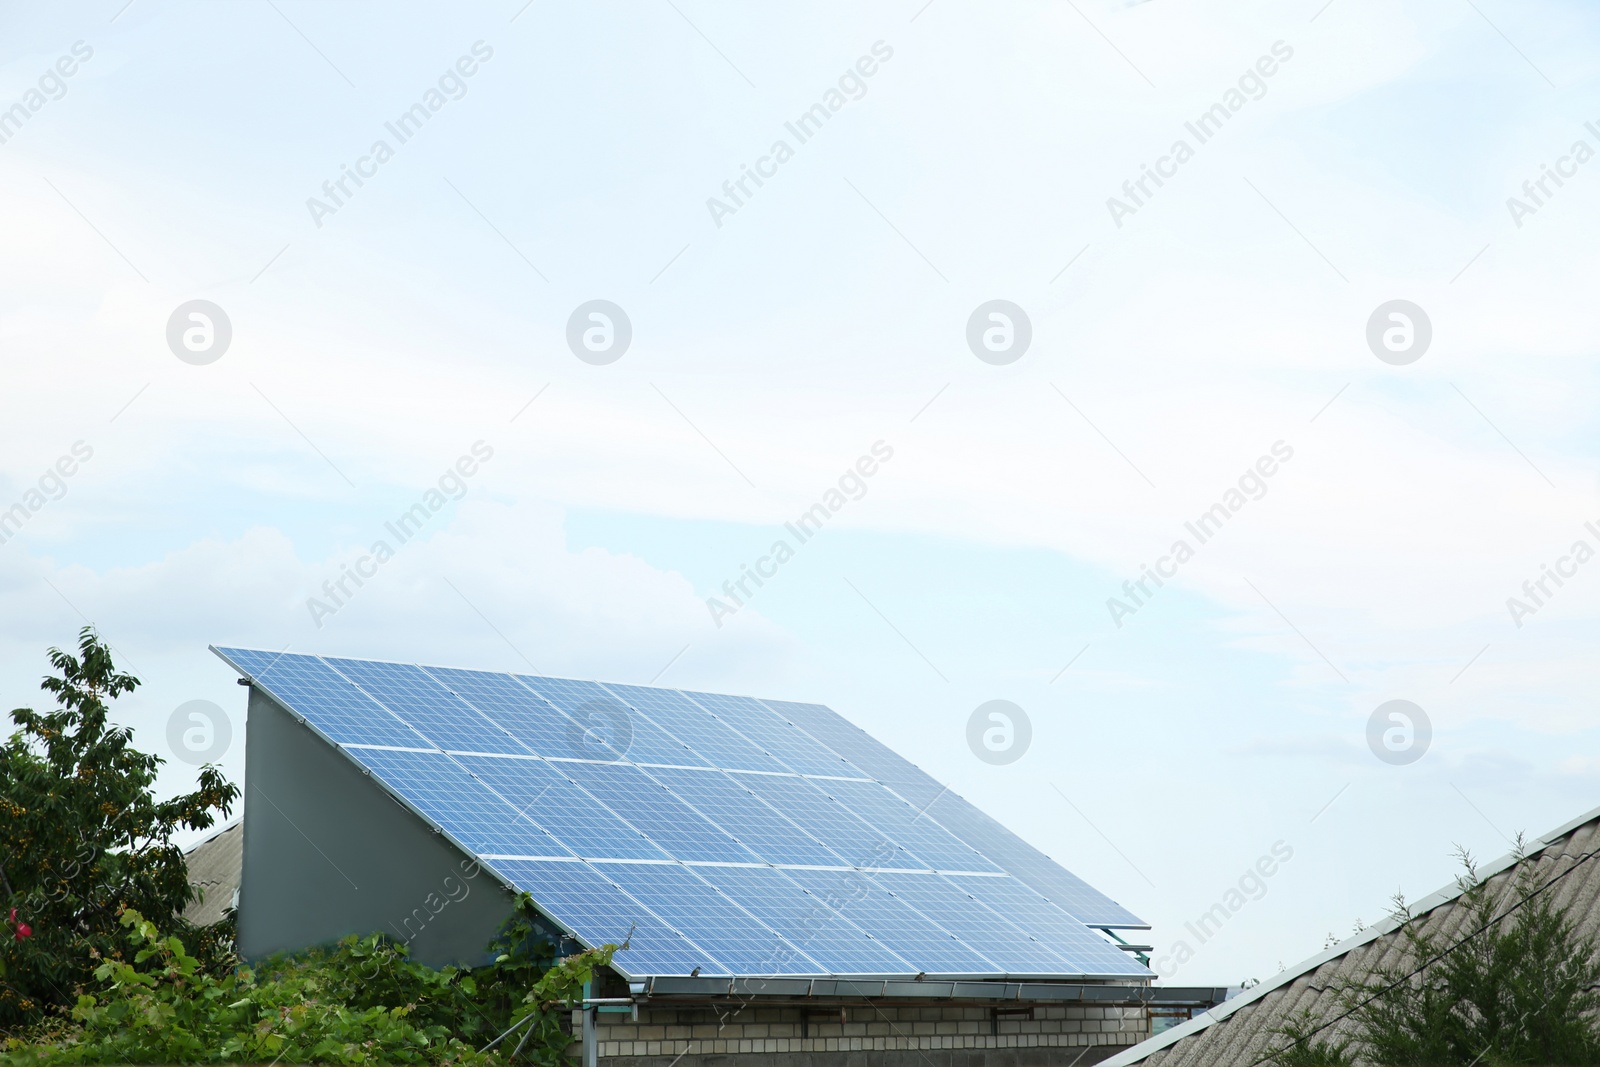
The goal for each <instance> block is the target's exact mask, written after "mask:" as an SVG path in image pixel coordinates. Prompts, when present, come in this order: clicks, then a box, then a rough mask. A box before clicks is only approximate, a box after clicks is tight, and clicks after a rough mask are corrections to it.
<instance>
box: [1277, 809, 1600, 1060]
mask: <svg viewBox="0 0 1600 1067" xmlns="http://www.w3.org/2000/svg"><path fill="white" fill-rule="evenodd" d="M1459 855H1460V858H1461V862H1462V865H1463V867H1464V873H1463V874H1462V875H1461V876H1460V877H1459V878H1458V883H1459V885H1460V888H1461V890H1462V893H1461V896H1460V897H1459V898H1458V899H1457V903H1456V905H1455V906H1456V907H1457V908H1464V909H1466V915H1465V917H1464V921H1463V922H1460V923H1458V924H1452V926H1451V933H1450V934H1449V935H1448V936H1445V935H1444V934H1442V933H1441V932H1440V931H1439V930H1438V929H1437V928H1434V929H1429V927H1428V925H1427V923H1426V916H1423V917H1413V916H1412V915H1411V914H1410V912H1409V910H1408V909H1407V908H1406V906H1405V902H1404V900H1401V899H1399V898H1396V902H1395V909H1396V917H1397V918H1399V919H1400V920H1401V926H1400V931H1399V932H1400V936H1401V937H1402V938H1403V939H1404V942H1405V947H1406V950H1407V951H1406V953H1405V957H1404V959H1403V961H1402V962H1401V963H1398V964H1395V965H1390V966H1385V967H1380V968H1378V969H1376V970H1374V971H1373V972H1371V973H1370V974H1368V975H1367V976H1366V977H1365V978H1363V979H1360V980H1352V981H1347V982H1345V983H1344V984H1343V985H1342V987H1341V988H1340V990H1339V994H1340V999H1341V1002H1342V1005H1343V1011H1342V1013H1341V1014H1342V1016H1344V1017H1347V1018H1348V1019H1349V1020H1350V1022H1351V1025H1352V1027H1353V1030H1354V1034H1355V1038H1354V1041H1353V1042H1345V1043H1343V1044H1338V1045H1334V1044H1331V1043H1329V1041H1328V1040H1327V1039H1325V1038H1319V1037H1318V1036H1317V1035H1318V1034H1319V1032H1320V1031H1321V1030H1322V1029H1323V1027H1319V1026H1317V1025H1315V1021H1314V1020H1313V1019H1312V1018H1311V1017H1310V1016H1309V1015H1302V1016H1301V1017H1300V1018H1298V1019H1296V1020H1292V1021H1291V1022H1290V1023H1289V1024H1286V1025H1285V1026H1284V1027H1282V1028H1280V1029H1279V1030H1278V1031H1276V1032H1277V1034H1278V1035H1279V1036H1280V1037H1282V1038H1284V1039H1285V1041H1284V1042H1283V1043H1282V1044H1280V1046H1279V1048H1278V1050H1277V1051H1276V1053H1275V1054H1274V1059H1273V1062H1275V1063H1277V1064H1280V1065H1281V1067H1302V1065H1303V1067H1315V1065H1318V1064H1330V1065H1331V1064H1341V1063H1349V1062H1351V1060H1350V1059H1349V1058H1348V1053H1349V1051H1350V1047H1351V1046H1352V1045H1353V1046H1354V1047H1356V1048H1358V1049H1359V1050H1360V1053H1361V1059H1362V1060H1363V1061H1364V1062H1372V1063H1377V1064H1383V1065H1386V1067H1450V1065H1463V1067H1464V1065H1474V1067H1501V1065H1511V1064H1567V1065H1578V1064H1600V959H1597V950H1600V946H1597V944H1596V942H1595V940H1594V939H1593V938H1588V937H1581V936H1579V934H1578V932H1577V929H1576V927H1575V926H1574V924H1573V922H1572V921H1571V919H1569V918H1568V916H1567V913H1566V910H1565V909H1564V908H1561V907H1558V906H1556V904H1555V903H1554V901H1553V899H1552V897H1551V896H1550V895H1549V894H1548V893H1545V892H1543V887H1541V886H1538V885H1537V884H1535V881H1534V878H1535V876H1534V873H1533V865H1532V864H1530V863H1526V862H1521V861H1522V860H1524V859H1525V855H1524V853H1523V848H1522V843H1521V842H1520V840H1519V842H1518V845H1517V858H1518V860H1519V863H1518V865H1517V870H1516V873H1515V874H1514V875H1513V876H1512V877H1511V878H1510V879H1508V880H1507V881H1506V883H1505V884H1504V886H1503V887H1502V888H1501V889H1499V890H1498V891H1497V890H1495V889H1491V887H1490V885H1489V883H1487V882H1484V881H1483V880H1482V879H1480V878H1479V876H1478V872H1477V869H1476V867H1475V866H1474V864H1473V862H1472V858H1471V856H1469V855H1468V854H1467V853H1466V852H1465V851H1462V852H1460V853H1459ZM1318 1057H1321V1058H1318ZM1339 1057H1345V1058H1339Z"/></svg>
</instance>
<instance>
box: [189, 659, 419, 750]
mask: <svg viewBox="0 0 1600 1067" xmlns="http://www.w3.org/2000/svg"><path fill="white" fill-rule="evenodd" d="M218 651H219V652H221V653H222V654H223V655H225V656H228V657H229V658H230V659H232V658H233V657H234V656H238V657H241V658H240V659H236V660H234V662H235V664H237V665H238V666H239V667H240V669H241V670H243V671H244V673H245V674H247V675H250V677H251V678H253V679H255V682H256V684H257V685H258V686H259V687H260V688H262V689H264V690H266V691H267V692H268V693H270V694H271V695H272V696H273V697H275V698H277V700H278V702H279V703H280V704H282V705H284V706H285V707H287V708H289V709H290V710H291V711H292V712H293V713H294V714H296V715H299V716H301V717H303V718H304V719H305V720H306V721H307V722H309V723H310V724H311V725H313V726H315V727H316V728H317V729H318V730H319V731H321V732H322V733H323V734H324V735H325V736H327V737H328V738H329V739H331V740H332V741H333V742H334V743H335V744H339V745H349V744H366V745H400V746H403V747H406V748H430V747H432V746H431V745H430V744H429V743H428V741H427V740H426V739H425V738H423V737H422V736H421V735H419V734H418V733H417V732H416V731H415V730H412V729H410V728H409V727H407V726H406V725H405V724H404V723H402V722H401V721H400V720H399V719H396V718H395V717H394V716H393V715H391V714H389V713H388V712H387V711H385V710H383V708H382V707H381V706H380V705H378V704H377V703H375V702H374V701H373V700H372V698H371V697H369V696H367V695H366V694H365V693H363V692H361V690H359V689H357V688H356V687H355V685H354V684H352V683H351V682H350V681H348V680H347V679H345V678H343V677H341V676H340V675H339V674H338V673H337V672H336V671H334V669H333V668H332V667H329V666H328V665H327V664H326V663H324V662H322V660H320V659H318V658H317V657H316V656H300V655H291V654H287V653H286V654H282V655H279V654H277V653H272V652H266V653H253V654H251V655H252V656H254V657H259V658H258V660H257V662H258V663H259V664H260V666H257V667H256V668H255V669H254V671H253V670H252V668H250V667H247V666H245V665H244V657H245V656H246V652H245V650H243V649H218ZM257 672H259V673H257Z"/></svg>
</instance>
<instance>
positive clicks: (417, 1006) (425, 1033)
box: [0, 895, 615, 1067]
mask: <svg viewBox="0 0 1600 1067" xmlns="http://www.w3.org/2000/svg"><path fill="white" fill-rule="evenodd" d="M530 908H531V904H530V902H529V901H528V899H527V897H526V895H524V896H523V897H522V898H521V899H520V900H519V904H518V911H517V914H516V915H515V916H514V917H513V920H512V922H511V923H510V925H509V926H508V931H507V934H508V936H506V937H502V941H501V943H502V944H504V943H505V942H506V941H507V940H509V939H511V938H515V937H516V936H517V935H518V932H519V927H525V924H526V922H527V917H528V914H529V911H530ZM120 922H121V924H122V925H123V926H125V927H126V928H127V941H128V943H129V945H130V947H131V949H132V959H131V960H127V959H115V960H106V961H104V962H102V963H100V965H99V966H97V967H96V968H95V971H94V975H95V978H96V979H97V980H98V981H99V982H100V983H101V986H102V988H101V990H100V991H99V993H98V994H97V995H96V994H89V993H85V994H83V995H81V996H79V998H78V1001H77V1004H76V1006H75V1007H74V1008H73V1009H72V1012H71V1023H70V1024H69V1023H68V1022H66V1021H65V1020H61V1019H55V1020H49V1021H46V1022H43V1023H40V1024H37V1025H36V1026H35V1028H34V1030H33V1032H32V1033H31V1034H30V1035H29V1039H28V1040H23V1039H21V1038H12V1039H9V1040H8V1041H6V1042H5V1044H4V1045H3V1046H0V1065H3V1067H48V1065H56V1064H60V1065H63V1067H64V1065H68V1064H190V1063H267V1062H280V1063H338V1064H365V1063H405V1064H459V1065H463V1067H470V1065H476V1064H500V1063H504V1062H506V1061H507V1060H509V1059H510V1058H511V1057H510V1054H509V1052H508V1050H507V1049H505V1048H504V1047H502V1048H500V1049H498V1050H495V1051H492V1052H487V1053H485V1052H480V1051H478V1048H477V1046H478V1044H479V1043H480V1040H481V1043H482V1044H484V1045H487V1044H488V1043H489V1036H490V1035H493V1034H494V1033H499V1032H503V1031H504V1030H505V1029H506V1028H507V1026H508V1025H509V1022H517V1021H521V1020H524V1019H528V1017H529V1016H533V1017H534V1018H532V1019H531V1020H529V1021H528V1022H527V1023H526V1024H525V1025H526V1026H527V1027H528V1029H530V1030H531V1031H532V1033H531V1034H529V1035H528V1042H527V1044H526V1045H525V1046H523V1047H524V1050H525V1051H524V1058H525V1059H527V1060H528V1061H530V1062H532V1063H536V1064H551V1065H553V1064H558V1063H560V1062H562V1057H563V1054H564V1052H565V1049H566V1047H567V1045H568V1044H569V1042H570V1038H569V1037H568V1035H567V1034H566V1033H565V1031H564V1030H563V1028H562V1025H561V1020H562V1010H563V1009H564V1008H566V1007H568V1006H570V1004H571V1002H572V1001H574V1000H576V999H577V998H578V997H580V996H581V995H582V990H583V986H584V983H585V982H588V981H589V980H590V978H591V977H592V975H593V972H594V969H595V968H596V967H598V966H603V965H604V964H606V963H608V962H610V960H611V956H612V953H613V952H614V951H615V946H606V947H604V948H601V949H595V950H589V951H587V952H584V953H581V954H579V955H577V956H571V957H568V958H567V959H565V960H562V961H560V962H559V963H556V964H555V965H553V966H551V967H549V968H547V969H545V970H544V971H543V973H542V974H541V975H540V976H539V977H538V978H537V979H536V980H535V981H533V982H532V983H531V986H530V985H523V984H520V983H521V980H522V979H523V978H525V977H526V975H527V974H528V973H529V972H528V968H529V966H530V965H529V962H528V956H527V954H526V953H525V952H522V951H520V950H518V949H515V948H513V949H511V950H509V951H506V952H502V953H501V954H500V955H499V956H498V957H497V958H496V960H495V962H494V963H493V964H491V965H490V966H488V967H485V968H480V969H477V970H474V971H466V970H458V969H457V968H454V967H445V968H441V969H438V970H434V969H432V968H429V967H424V966H422V965H421V964H418V963H414V962H412V961H411V960H409V959H407V958H406V955H405V948H404V946H398V945H394V944H391V943H389V942H387V941H385V940H384V939H383V938H381V937H379V936H377V935H374V936H371V937H366V938H356V937H349V938H346V939H344V940H343V941H340V942H339V943H338V944H337V945H335V946H332V947H331V948H324V949H317V950H313V951H310V952H306V953H300V954H297V955H293V956H279V957H274V958H273V959H270V960H268V961H266V962H265V963H263V964H262V965H261V966H260V967H259V968H251V967H238V968H236V969H234V970H232V971H228V972H226V973H223V974H221V975H217V974H212V973H209V972H208V971H207V970H206V968H205V967H204V966H202V964H201V962H200V961H199V960H198V959H196V958H195V957H193V956H190V955H189V954H188V953H187V952H186V951H185V949H184V945H183V942H182V940H181V939H180V938H178V937H176V936H172V935H167V936H163V935H162V934H161V932H160V930H158V929H157V927H156V925H155V924H154V923H152V922H150V921H149V920H147V919H146V918H145V917H144V916H142V915H140V914H139V913H138V912H137V911H135V910H133V909H126V910H124V911H123V913H122V916H121V919H120ZM524 944H525V943H524ZM513 989H518V990H521V992H520V993H519V994H517V995H512V990H513ZM519 1042H520V1038H519Z"/></svg>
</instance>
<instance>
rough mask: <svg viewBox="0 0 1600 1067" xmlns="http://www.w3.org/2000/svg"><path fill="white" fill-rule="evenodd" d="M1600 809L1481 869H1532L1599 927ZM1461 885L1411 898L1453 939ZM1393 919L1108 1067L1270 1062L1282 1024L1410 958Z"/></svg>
mask: <svg viewBox="0 0 1600 1067" xmlns="http://www.w3.org/2000/svg"><path fill="white" fill-rule="evenodd" d="M1597 854H1600V808H1596V809H1595V810H1593V811H1590V812H1588V813H1587V814H1585V815H1581V816H1579V817H1578V818H1576V819H1574V820H1572V821H1571V822H1569V823H1567V824H1566V825H1564V826H1561V827H1559V828H1557V829H1556V830H1553V831H1551V832H1550V833H1548V834H1546V835H1544V836H1543V837H1540V838H1536V839H1534V840H1532V841H1529V842H1528V843H1527V848H1526V859H1524V860H1522V861H1521V862H1520V863H1519V862H1518V860H1517V857H1516V856H1515V855H1514V854H1507V855H1505V856H1502V857H1500V858H1499V859H1498V860H1495V861H1494V862H1493V863H1491V864H1488V865H1486V866H1481V867H1479V869H1478V873H1479V877H1480V878H1481V879H1483V880H1484V881H1486V882H1488V883H1489V885H1490V887H1491V889H1494V888H1499V887H1501V886H1504V885H1505V884H1506V883H1507V882H1508V881H1510V880H1511V879H1513V878H1515V877H1516V876H1517V875H1518V873H1521V872H1520V871H1519V870H1518V869H1519V868H1521V869H1523V870H1525V871H1526V873H1528V874H1531V875H1532V877H1533V879H1534V884H1535V885H1539V886H1543V885H1546V884H1549V885H1550V889H1549V890H1548V892H1549V893H1550V894H1551V900H1552V902H1553V903H1554V904H1555V905H1556V906H1557V907H1562V908H1566V909H1568V915H1569V917H1570V918H1571V919H1572V920H1573V922H1574V923H1575V924H1576V926H1577V929H1578V932H1579V933H1580V934H1581V935H1583V936H1595V935H1597V934H1600V863H1590V862H1588V861H1589V860H1590V859H1592V858H1594V857H1595V856H1596V855H1597ZM1461 893H1462V888H1461V886H1460V885H1459V884H1452V885H1449V886H1446V887H1445V888H1444V889H1441V890H1439V891H1438V892H1436V893H1433V894H1431V895H1429V896H1427V897H1424V898H1423V899H1421V900H1419V901H1416V902H1415V903H1413V904H1411V905H1410V911H1411V914H1412V916H1413V917H1414V918H1415V919H1420V920H1422V922H1423V923H1424V926H1423V929H1424V930H1426V931H1428V932H1431V933H1436V934H1440V935H1442V936H1444V937H1445V938H1447V939H1449V938H1453V937H1455V936H1456V935H1457V934H1458V933H1460V932H1462V930H1463V927H1464V924H1465V923H1467V922H1469V921H1471V919H1472V914H1471V909H1470V908H1469V907H1467V906H1466V905H1465V904H1463V903H1459V902H1458V898H1460V896H1461ZM1399 927H1400V924H1399V922H1398V921H1396V919H1395V918H1394V917H1393V916H1390V917H1388V918H1386V919H1384V920H1383V921H1382V922H1380V923H1377V924H1376V925H1374V926H1369V927H1367V928H1366V929H1365V930H1363V931H1362V932H1361V933H1359V934H1357V935H1356V936H1354V937H1351V938H1349V939H1347V940H1345V941H1343V942H1340V943H1339V944H1337V945H1335V946H1333V947H1332V948H1329V949H1326V950H1324V951H1322V952H1320V953H1318V954H1317V955H1315V956H1312V957H1311V958H1310V959H1308V960H1306V961H1304V962H1303V963H1301V964H1299V965H1298V966H1295V967H1291V968H1289V969H1288V970H1286V971H1284V972H1283V973H1282V974H1279V975H1277V976H1276V977H1274V978H1271V979H1269V980H1267V981H1266V982H1263V983H1262V984H1261V985H1259V986H1256V987H1255V988H1254V989H1251V990H1249V991H1248V992H1246V993H1244V994H1242V995H1240V996H1237V997H1234V998H1233V999H1232V1000H1229V1001H1227V1002H1225V1003H1223V1004H1219V1005H1217V1006H1216V1007H1214V1008H1212V1009H1210V1010H1208V1011H1206V1012H1204V1013H1202V1014H1200V1015H1197V1016H1195V1017H1194V1018H1193V1019H1190V1020H1189V1021H1188V1022H1185V1023H1182V1024H1181V1025H1178V1026H1175V1027H1173V1028H1172V1029H1170V1030H1167V1031H1165V1032H1163V1033H1161V1034H1158V1035H1157V1036H1155V1037H1152V1038H1150V1039H1148V1040H1146V1041H1142V1042H1140V1043H1139V1044H1137V1045H1134V1046H1133V1047H1132V1048H1129V1049H1126V1050H1124V1051H1123V1052H1121V1053H1119V1054H1117V1055H1116V1056H1113V1057H1112V1058H1111V1059H1108V1060H1106V1061H1105V1062H1104V1064H1102V1067H1128V1065H1130V1064H1135V1063H1142V1064H1147V1065H1148V1067H1252V1065H1254V1064H1259V1063H1262V1062H1263V1061H1265V1060H1266V1057H1267V1056H1268V1054H1269V1053H1270V1052H1271V1051H1272V1050H1273V1049H1274V1048H1275V1047H1277V1045H1278V1043H1279V1042H1280V1041H1281V1038H1278V1037H1277V1036H1276V1034H1275V1031H1276V1030H1277V1029H1278V1028H1279V1027H1281V1026H1283V1024H1284V1023H1285V1022H1287V1021H1289V1020H1291V1019H1295V1018H1296V1017H1298V1016H1299V1015H1300V1014H1301V1013H1302V1012H1304V1011H1309V1012H1310V1013H1311V1014H1312V1016H1313V1017H1314V1018H1315V1019H1316V1020H1317V1021H1323V1020H1328V1019H1332V1018H1333V1017H1334V1016H1336V1015H1338V1014H1339V1013H1340V1011H1341V1010H1342V1004H1341V1003H1340V1000H1339V994H1338V987H1339V983H1340V981H1341V980H1344V979H1352V980H1356V981H1360V980H1361V979H1363V978H1365V977H1366V976H1368V975H1370V974H1371V973H1372V972H1373V970H1374V969H1375V968H1377V967H1393V966H1399V965H1400V964H1402V963H1403V962H1405V960H1406V942H1405V940H1404V938H1403V937H1402V936H1401V935H1400V934H1399V933H1398V930H1399ZM1319 1036H1321V1037H1332V1038H1336V1039H1344V1038H1349V1037H1352V1036H1354V1033H1353V1030H1352V1028H1351V1027H1350V1026H1349V1024H1348V1023H1346V1022H1340V1023H1336V1024H1335V1025H1333V1026H1331V1027H1329V1028H1328V1030H1326V1031H1324V1033H1323V1034H1322V1035H1319Z"/></svg>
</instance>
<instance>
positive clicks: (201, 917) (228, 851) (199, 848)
mask: <svg viewBox="0 0 1600 1067" xmlns="http://www.w3.org/2000/svg"><path fill="white" fill-rule="evenodd" d="M243 827H244V824H243V823H242V822H236V823H234V824H233V825H232V826H227V827H224V828H223V829H221V830H219V831H218V832H217V833H215V834H213V835H211V836H210V837H208V838H206V839H205V840H204V841H202V842H200V843H199V844H198V845H196V846H195V847H194V848H192V849H190V850H189V851H188V852H185V853H184V854H183V858H184V860H185V861H186V862H187V863H188V865H189V884H190V885H193V886H198V887H199V888H200V890H201V891H202V892H203V893H204V894H205V897H204V899H203V900H199V901H196V902H194V903H193V904H190V905H189V906H188V907H187V908H185V909H184V912H183V917H184V918H185V919H188V920H189V921H190V922H192V923H194V924H195V925H196V926H209V925H211V924H212V923H214V922H216V921H217V920H219V919H221V918H222V913H223V912H224V911H226V910H227V909H228V908H230V907H232V906H233V895H234V893H235V892H237V891H238V888H239V872H240V871H241V870H242V869H243V865H244V829H243Z"/></svg>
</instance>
